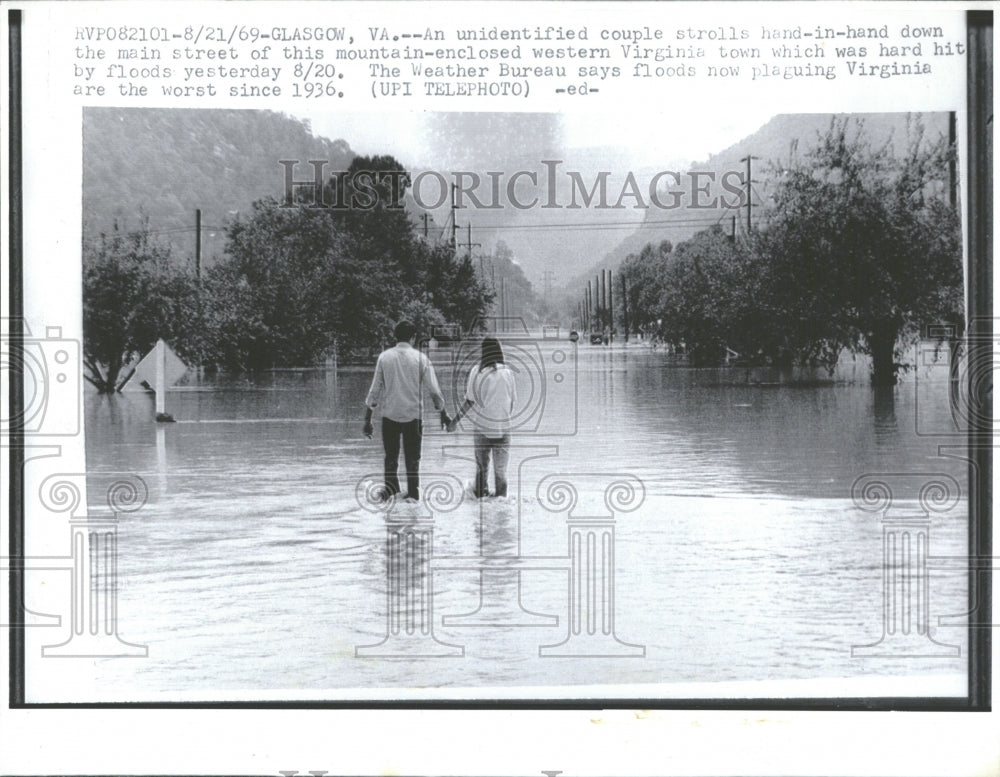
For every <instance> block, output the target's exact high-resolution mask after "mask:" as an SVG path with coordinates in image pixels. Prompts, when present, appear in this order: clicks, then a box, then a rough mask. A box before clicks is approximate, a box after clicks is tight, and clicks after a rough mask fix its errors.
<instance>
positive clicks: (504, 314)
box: [500, 277, 507, 332]
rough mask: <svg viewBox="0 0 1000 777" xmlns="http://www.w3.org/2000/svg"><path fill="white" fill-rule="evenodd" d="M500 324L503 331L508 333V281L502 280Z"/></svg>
mask: <svg viewBox="0 0 1000 777" xmlns="http://www.w3.org/2000/svg"><path fill="white" fill-rule="evenodd" d="M500 323H501V325H502V326H503V331H504V332H506V331H507V279H506V278H503V277H501V278H500Z"/></svg>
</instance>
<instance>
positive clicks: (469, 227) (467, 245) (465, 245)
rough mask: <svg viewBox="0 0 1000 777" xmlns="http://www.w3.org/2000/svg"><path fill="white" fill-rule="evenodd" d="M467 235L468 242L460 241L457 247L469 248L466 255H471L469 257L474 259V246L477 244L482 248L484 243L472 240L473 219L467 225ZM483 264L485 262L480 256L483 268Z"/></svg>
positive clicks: (480, 264) (480, 263)
mask: <svg viewBox="0 0 1000 777" xmlns="http://www.w3.org/2000/svg"><path fill="white" fill-rule="evenodd" d="M466 235H468V237H467V239H466V242H464V243H458V244H457V245H456V246H455V247H456V248H467V249H468V250H467V251H466V252H465V254H466V256H468V257H469V259H472V247H473V246H476V247H477V248H482V247H483V244H482V243H473V242H472V222H471V221H470V222H469V223H468V225H467V226H466ZM482 264H483V257H482V256H480V257H479V266H480V269H481V268H482Z"/></svg>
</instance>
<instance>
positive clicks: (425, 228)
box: [423, 211, 428, 240]
mask: <svg viewBox="0 0 1000 777" xmlns="http://www.w3.org/2000/svg"><path fill="white" fill-rule="evenodd" d="M423 217H424V240H426V239H427V238H428V234H427V221H428V214H427V211H424V214H423Z"/></svg>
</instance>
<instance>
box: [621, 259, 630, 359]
mask: <svg viewBox="0 0 1000 777" xmlns="http://www.w3.org/2000/svg"><path fill="white" fill-rule="evenodd" d="M621 279H622V326H623V327H624V329H625V342H626V343H628V329H629V326H628V325H629V320H628V285H627V283H628V281H627V279H626V278H625V273H621Z"/></svg>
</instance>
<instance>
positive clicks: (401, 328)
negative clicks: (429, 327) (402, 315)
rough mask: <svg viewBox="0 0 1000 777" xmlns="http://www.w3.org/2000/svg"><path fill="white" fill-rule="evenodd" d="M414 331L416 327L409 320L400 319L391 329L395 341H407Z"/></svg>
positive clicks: (415, 331)
mask: <svg viewBox="0 0 1000 777" xmlns="http://www.w3.org/2000/svg"><path fill="white" fill-rule="evenodd" d="M416 333H417V328H416V327H415V326H414V325H413V324H411V323H410V322H409V321H400V322H399V323H398V324H396V328H395V329H394V330H393V334H394V335H395V337H396V342H397V343H402V342H409V341H410V339H411V338H412V337H413V335H415V334H416Z"/></svg>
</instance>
